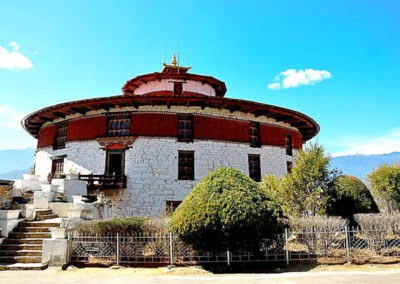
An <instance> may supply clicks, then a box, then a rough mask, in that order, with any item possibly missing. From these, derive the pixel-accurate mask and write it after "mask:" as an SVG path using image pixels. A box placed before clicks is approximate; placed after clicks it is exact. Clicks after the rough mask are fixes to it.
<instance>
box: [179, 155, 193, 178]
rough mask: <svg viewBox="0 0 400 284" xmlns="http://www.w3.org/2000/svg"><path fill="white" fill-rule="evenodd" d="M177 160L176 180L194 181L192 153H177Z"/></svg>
mask: <svg viewBox="0 0 400 284" xmlns="http://www.w3.org/2000/svg"><path fill="white" fill-rule="evenodd" d="M178 160H179V161H178V179H180V180H194V152H193V151H179V153H178Z"/></svg>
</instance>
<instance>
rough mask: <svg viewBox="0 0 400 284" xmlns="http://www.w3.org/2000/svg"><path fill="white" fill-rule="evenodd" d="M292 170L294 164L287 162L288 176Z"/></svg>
mask: <svg viewBox="0 0 400 284" xmlns="http://www.w3.org/2000/svg"><path fill="white" fill-rule="evenodd" d="M292 168H293V162H291V161H287V162H286V170H287V173H288V174H290V173H291V172H292Z"/></svg>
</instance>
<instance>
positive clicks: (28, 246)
mask: <svg viewBox="0 0 400 284" xmlns="http://www.w3.org/2000/svg"><path fill="white" fill-rule="evenodd" d="M0 250H38V251H42V245H41V244H40V245H39V244H2V245H0Z"/></svg>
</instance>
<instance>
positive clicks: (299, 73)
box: [268, 69, 332, 90]
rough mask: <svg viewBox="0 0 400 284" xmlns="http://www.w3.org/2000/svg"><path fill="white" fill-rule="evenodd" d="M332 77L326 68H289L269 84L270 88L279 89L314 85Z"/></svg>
mask: <svg viewBox="0 0 400 284" xmlns="http://www.w3.org/2000/svg"><path fill="white" fill-rule="evenodd" d="M331 77H332V74H331V73H330V72H329V71H326V70H314V69H304V70H302V69H300V70H296V69H288V70H285V71H282V72H281V73H279V75H278V76H276V77H275V78H274V82H273V83H271V84H269V85H268V89H271V90H279V89H288V88H296V87H299V86H307V85H314V84H316V83H319V82H321V81H323V80H326V79H330V78H331Z"/></svg>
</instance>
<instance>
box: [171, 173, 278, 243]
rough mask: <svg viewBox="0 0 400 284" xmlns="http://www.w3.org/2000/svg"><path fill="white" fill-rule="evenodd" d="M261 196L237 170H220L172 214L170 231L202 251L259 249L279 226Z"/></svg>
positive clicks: (205, 179)
mask: <svg viewBox="0 0 400 284" xmlns="http://www.w3.org/2000/svg"><path fill="white" fill-rule="evenodd" d="M269 202H271V201H270V200H268V198H267V196H266V195H265V193H264V192H263V191H262V190H260V187H259V186H258V184H257V183H256V182H254V181H253V180H252V179H250V178H249V177H247V176H246V175H244V174H243V173H241V172H240V171H238V170H235V169H232V168H220V169H218V170H216V171H214V172H212V173H210V174H209V175H208V176H206V177H205V178H204V179H203V180H201V181H200V182H199V183H198V184H197V185H196V186H195V187H194V188H193V190H192V191H191V192H190V194H189V195H188V196H187V197H186V198H185V199H184V200H183V202H182V203H181V204H180V205H179V206H178V207H177V209H176V210H175V212H174V214H173V216H172V219H171V223H170V226H171V229H172V231H173V232H174V233H175V234H177V235H178V236H179V237H180V238H181V239H182V240H183V241H184V242H186V243H189V244H192V245H193V246H194V248H195V249H198V250H202V251H222V250H226V249H230V250H237V249H250V250H252V249H253V250H256V249H258V248H259V243H260V241H261V239H262V238H269V239H273V238H274V237H275V236H276V234H277V233H279V232H281V230H282V229H283V223H282V222H280V219H279V216H278V215H277V214H276V213H275V211H274V210H271V209H270V208H269V207H268V204H269Z"/></svg>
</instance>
